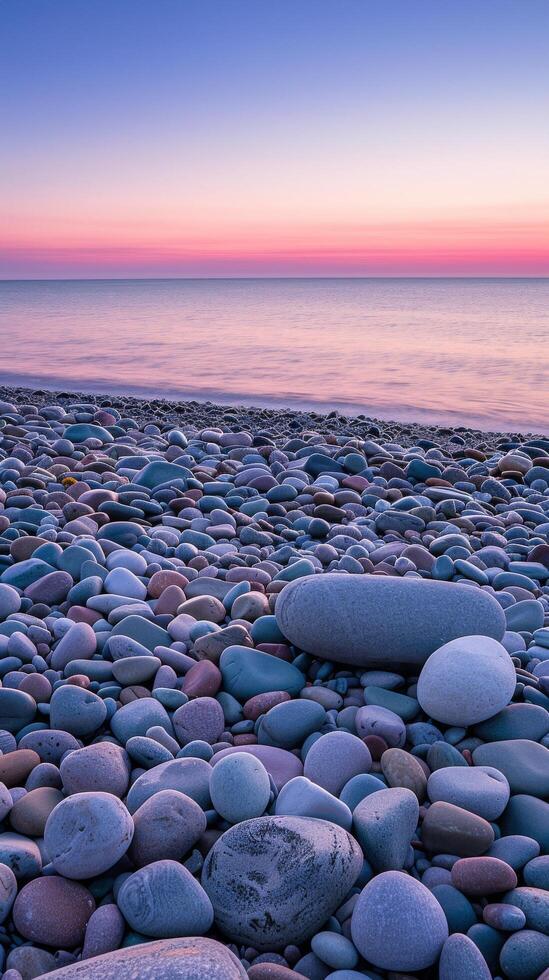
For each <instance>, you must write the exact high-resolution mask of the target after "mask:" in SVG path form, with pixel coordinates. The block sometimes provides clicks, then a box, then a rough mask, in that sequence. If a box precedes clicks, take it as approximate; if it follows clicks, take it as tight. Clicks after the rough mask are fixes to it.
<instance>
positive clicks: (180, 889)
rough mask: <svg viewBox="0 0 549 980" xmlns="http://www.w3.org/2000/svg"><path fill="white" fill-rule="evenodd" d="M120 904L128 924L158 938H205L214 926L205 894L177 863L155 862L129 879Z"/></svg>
mask: <svg viewBox="0 0 549 980" xmlns="http://www.w3.org/2000/svg"><path fill="white" fill-rule="evenodd" d="M117 903H118V907H119V909H120V911H121V912H122V915H123V916H124V918H125V919H126V921H127V923H128V925H129V926H130V927H131V928H132V929H134V930H135V931H136V932H138V933H141V935H143V936H152V937H153V938H159V939H170V938H176V937H178V936H182V935H186V934H187V935H191V936H196V935H203V934H204V933H205V932H207V931H208V929H209V928H210V926H211V925H212V923H213V908H212V904H211V902H210V899H209V898H208V896H207V895H206V892H205V891H204V889H203V888H202V886H201V885H200V884H199V882H198V881H197V880H196V878H193V876H192V874H191V873H190V871H187V868H185V867H184V866H183V865H182V864H179V863H178V862H177V861H169V860H166V861H154V862H153V863H152V864H148V865H147V866H146V867H144V868H141V869H140V870H139V871H136V872H134V874H132V875H130V877H129V878H126V880H125V882H124V884H123V885H122V888H121V889H120V891H119V893H118V897H117Z"/></svg>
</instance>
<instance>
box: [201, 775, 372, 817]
mask: <svg viewBox="0 0 549 980" xmlns="http://www.w3.org/2000/svg"><path fill="white" fill-rule="evenodd" d="M217 768H219V767H217V766H216V769H217ZM214 771H215V770H214ZM382 786H383V784H381V786H380V788H381V787H382ZM275 813H276V815H277V816H291V817H315V818H316V819H318V820H329V821H330V822H331V823H335V824H337V825H338V826H339V827H343V829H344V830H350V829H351V826H352V823H353V814H352V813H351V810H350V809H349V807H348V805H347V804H346V803H345V801H344V800H343V799H339V800H338V798H337V797H336V796H334V795H333V794H332V793H329V792H328V790H325V789H323V788H322V786H317V785H316V783H312V782H311V780H310V779H307V778H306V776H295V778H294V779H290V780H289V782H287V783H286V784H285V785H284V786H283V787H282V789H281V790H280V792H279V794H278V796H277V798H276V808H275ZM233 822H234V821H233Z"/></svg>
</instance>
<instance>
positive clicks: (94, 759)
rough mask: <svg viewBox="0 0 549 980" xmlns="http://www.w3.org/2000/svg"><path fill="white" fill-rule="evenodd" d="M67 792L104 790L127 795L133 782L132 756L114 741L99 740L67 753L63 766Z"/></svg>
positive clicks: (64, 787)
mask: <svg viewBox="0 0 549 980" xmlns="http://www.w3.org/2000/svg"><path fill="white" fill-rule="evenodd" d="M59 771H60V773H61V779H62V780H63V789H64V790H65V792H66V793H69V794H72V793H86V792H103V793H112V794H113V795H114V796H118V797H120V798H121V797H122V796H124V794H125V792H126V790H127V788H128V785H129V781H130V765H129V759H128V756H127V754H126V752H124V750H123V749H122V748H121V747H120V746H119V745H116V744H114V743H113V742H97V743H95V744H94V745H86V746H85V747H84V748H82V749H76V750H75V751H74V752H70V753H69V754H68V755H65V756H64V757H63V759H62V760H61V765H60V767H59Z"/></svg>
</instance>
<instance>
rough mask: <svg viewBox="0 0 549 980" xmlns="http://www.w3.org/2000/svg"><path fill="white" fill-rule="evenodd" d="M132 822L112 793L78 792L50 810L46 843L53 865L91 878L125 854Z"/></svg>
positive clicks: (62, 871)
mask: <svg viewBox="0 0 549 980" xmlns="http://www.w3.org/2000/svg"><path fill="white" fill-rule="evenodd" d="M132 837H133V821H132V819H131V817H130V814H129V813H128V811H127V810H126V807H125V806H124V804H123V803H121V802H120V800H119V799H118V798H117V797H116V796H111V794H110V793H75V795H74V796H68V797H67V798H66V799H64V800H62V801H61V803H58V804H57V806H56V807H55V809H54V810H52V812H51V813H50V815H49V817H48V820H47V823H46V829H45V831H44V844H45V847H46V851H47V854H48V856H49V859H50V861H51V863H52V864H53V867H54V868H55V870H56V871H57V872H59V874H62V875H64V876H65V877H66V878H76V879H82V878H92V877H94V876H95V875H100V874H102V873H103V871H107V870H108V869H109V868H112V866H113V865H114V864H116V862H117V861H118V860H119V859H120V858H121V857H122V855H123V854H125V853H126V851H127V850H128V847H129V846H130V843H131V840H132Z"/></svg>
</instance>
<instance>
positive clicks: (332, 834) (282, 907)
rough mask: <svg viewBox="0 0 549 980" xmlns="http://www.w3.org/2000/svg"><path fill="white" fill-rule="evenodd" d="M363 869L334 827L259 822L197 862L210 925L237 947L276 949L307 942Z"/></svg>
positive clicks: (284, 820) (300, 820) (299, 820)
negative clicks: (212, 919)
mask: <svg viewBox="0 0 549 980" xmlns="http://www.w3.org/2000/svg"><path fill="white" fill-rule="evenodd" d="M361 868H362V851H361V850H360V847H359V846H358V844H357V842H356V841H355V840H354V839H353V838H352V837H351V836H350V835H349V834H348V833H347V831H345V830H343V829H342V828H341V827H337V826H336V825H335V824H332V823H328V822H327V821H325V820H315V819H312V818H305V817H258V818H256V819H255V820H246V821H245V822H244V823H241V824H238V825H237V826H235V827H231V828H230V830H228V831H226V833H224V834H223V836H222V837H220V838H219V840H218V841H217V842H216V844H215V845H214V847H213V848H212V850H211V851H210V853H209V854H208V857H207V859H206V862H205V864H204V869H203V872H202V885H203V887H204V888H205V890H206V892H207V894H208V895H209V897H210V899H211V902H212V905H213V907H214V913H215V921H216V925H217V926H218V927H219V928H220V929H221V931H222V932H224V933H225V934H226V935H227V936H229V937H230V938H231V939H233V940H234V941H235V942H238V943H246V944H249V945H251V946H253V947H254V948H255V949H259V950H267V949H280V948H283V947H284V946H286V945H288V943H292V944H294V943H295V944H299V943H301V942H303V941H304V940H305V939H307V938H308V937H309V936H312V935H313V934H314V933H315V932H316V931H317V930H318V929H319V927H320V926H321V925H323V923H324V922H325V921H326V919H327V918H328V917H329V916H330V915H331V914H332V913H333V912H334V910H335V909H336V908H337V907H338V906H339V904H340V903H341V901H342V899H343V898H344V897H345V895H346V894H347V892H348V891H349V889H350V888H352V886H353V885H354V883H355V881H356V879H357V877H358V874H359V872H360V870H361Z"/></svg>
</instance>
